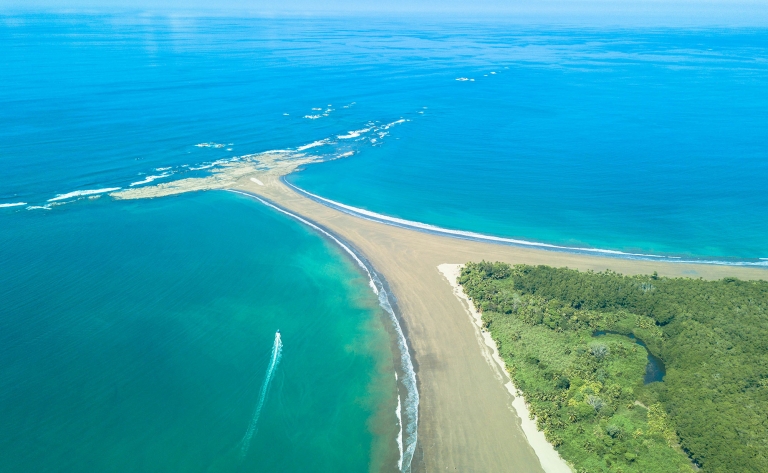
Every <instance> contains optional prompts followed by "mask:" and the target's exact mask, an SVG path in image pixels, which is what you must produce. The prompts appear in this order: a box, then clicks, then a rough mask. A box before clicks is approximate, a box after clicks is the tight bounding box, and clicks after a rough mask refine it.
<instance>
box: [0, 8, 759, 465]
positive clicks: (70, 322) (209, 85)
mask: <svg viewBox="0 0 768 473" xmlns="http://www.w3.org/2000/svg"><path fill="white" fill-rule="evenodd" d="M0 44H2V45H3V54H2V55H0V83H2V84H3V87H0V140H1V142H2V147H0V169H2V172H1V173H0V338H1V339H2V341H3V343H2V344H0V399H2V402H0V411H2V412H1V415H2V418H3V419H4V422H3V423H2V425H0V458H3V464H4V465H3V466H2V467H0V469H5V470H6V471H73V472H74V471H114V472H128V471H201V472H203V471H276V470H279V471H285V472H292V471H296V472H298V471H302V472H303V471H329V472H330V471H394V470H396V469H398V463H400V462H402V454H401V448H402V446H401V445H398V439H400V440H402V437H401V433H400V430H399V429H400V425H399V424H400V422H399V420H398V418H397V414H396V410H397V405H398V401H401V400H402V399H401V398H402V396H399V395H398V384H397V383H396V380H395V372H396V368H397V367H398V366H399V365H398V352H397V349H395V348H394V347H395V346H396V345H397V343H396V340H394V339H393V337H395V338H396V333H395V332H393V329H392V326H391V323H390V322H391V320H390V315H389V314H388V313H387V312H386V310H385V309H383V308H382V307H381V305H380V304H379V302H380V301H379V299H378V297H377V295H376V294H374V293H373V292H372V291H371V288H370V287H369V279H368V275H367V273H366V270H363V269H362V268H361V267H359V265H358V264H357V263H356V261H354V259H352V258H350V257H349V255H348V254H347V253H346V252H345V251H344V250H343V249H342V248H340V247H339V246H338V245H337V244H336V243H335V242H334V241H332V240H331V239H328V238H327V237H326V236H324V235H322V234H321V233H318V232H315V231H314V230H313V229H311V228H309V227H307V226H305V225H302V224H301V223H300V222H297V221H295V220H294V219H292V218H290V217H289V216H286V215H283V214H281V213H279V212H276V211H275V210H274V209H271V208H269V207H266V206H264V205H262V204H261V203H259V202H258V201H255V200H253V199H250V198H248V197H246V196H242V195H237V194H233V193H228V192H224V191H214V192H206V193H197V194H187V195H181V196H176V197H167V198H162V199H156V200H137V201H130V202H126V201H114V200H112V199H111V198H110V197H108V196H107V195H106V194H107V193H108V191H109V190H114V189H118V188H120V189H128V188H132V187H139V186H144V185H151V184H157V183H161V182H169V181H171V180H174V179H179V178H185V177H193V176H203V175H206V173H208V172H209V171H210V169H211V168H212V167H214V166H215V165H216V164H217V163H222V162H226V161H227V160H231V159H237V157H238V156H242V155H246V154H251V153H260V152H264V151H268V150H276V149H277V150H286V149H287V150H293V151H295V152H302V153H308V154H314V155H317V156H319V157H321V158H323V159H324V160H325V162H323V163H320V164H312V165H308V166H306V167H305V169H302V170H300V171H299V172H297V173H295V174H293V175H291V176H289V178H288V181H289V182H290V183H292V184H294V185H297V186H299V187H300V188H302V189H306V190H307V191H309V192H312V193H314V194H317V195H320V196H323V197H325V198H329V199H333V200H335V201H338V202H342V203H344V204H347V205H351V206H355V207H359V208H362V209H366V210H370V211H373V212H377V213H380V214H383V215H387V216H391V217H399V218H405V219H409V220H413V221H416V222H422V223H426V224H432V225H438V226H441V227H445V228H449V229H456V230H466V231H474V232H480V233H485V234H489V235H495V236H502V237H508V238H516V239H522V240H527V241H532V242H542V243H547V244H556V245H562V246H574V247H576V246H578V247H587V248H595V249H605V250H615V251H624V252H632V253H643V254H653V255H661V256H665V257H670V258H685V259H702V260H716V261H719V262H724V263H728V264H756V265H768V260H766V259H765V258H768V192H767V191H768V184H766V183H767V182H768V159H766V158H768V126H767V125H768V123H766V121H767V119H766V117H768V95H767V94H765V90H768V87H767V86H768V31H766V30H756V29H717V30H716V29H687V30H675V29H606V28H603V29H594V28H565V27H563V28H554V27H534V26H530V25H528V26H520V25H518V24H515V23H513V22H507V21H504V20H502V19H497V20H493V21H490V20H488V21H479V20H478V21H476V22H467V21H460V20H457V19H445V18H443V19H435V18H427V17H418V18H417V17H412V18H374V17H364V18H350V17H346V18H344V17H340V18H226V17H201V16H185V15H155V14H149V13H121V14H117V13H115V14H111V15H108V14H103V15H95V14H94V15H77V14H6V15H4V16H0ZM277 330H280V332H279V337H278V336H277V334H276V332H277ZM278 342H279V343H278ZM401 382H402V380H401ZM401 394H402V393H401ZM406 463H407V461H406ZM403 469H406V470H407V465H406V466H405V467H404V468H403Z"/></svg>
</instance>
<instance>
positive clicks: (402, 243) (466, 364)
mask: <svg viewBox="0 0 768 473" xmlns="http://www.w3.org/2000/svg"><path fill="white" fill-rule="evenodd" d="M254 156H258V159H255V160H246V161H241V162H238V163H234V162H230V163H227V164H226V165H222V167H221V168H220V169H218V170H216V171H215V173H214V175H213V176H211V177H208V178H189V179H183V180H180V181H173V182H169V183H165V184H159V185H156V186H146V187H142V188H138V189H131V190H129V191H118V192H114V193H111V194H110V195H111V196H112V197H114V198H117V199H134V198H155V197H162V196H167V195H173V194H179V193H184V192H193V191H200V190H213V189H220V190H229V191H233V192H238V193H245V194H247V195H248V196H249V197H256V198H258V199H260V200H261V201H262V203H264V204H266V205H271V206H273V207H274V208H275V209H276V210H278V211H281V212H285V213H288V214H289V215H291V216H292V217H293V218H296V219H299V220H300V221H303V222H304V223H305V224H307V225H309V226H311V227H314V228H315V229H316V230H318V231H319V232H320V233H324V234H325V236H326V237H327V238H330V239H332V240H335V243H337V244H339V245H341V247H342V248H343V249H345V250H346V251H347V252H348V253H349V254H350V256H351V257H352V258H353V259H354V260H356V261H357V263H358V264H359V265H360V266H361V267H363V269H364V270H365V271H367V272H368V273H369V277H371V274H377V275H379V274H380V275H381V280H380V281H379V282H380V283H381V282H382V281H386V283H387V287H386V293H388V294H391V295H392V296H393V297H392V299H389V298H386V299H387V300H391V301H392V302H393V304H392V305H395V301H396V307H397V308H399V314H398V315H397V316H396V317H395V319H396V320H399V323H400V324H401V325H402V327H401V328H402V331H401V332H402V334H403V344H404V345H405V344H407V347H408V350H407V351H408V353H409V354H410V356H411V358H412V365H413V366H414V372H415V384H416V386H417V388H418V413H417V416H418V418H417V419H416V420H417V421H418V428H417V430H416V432H415V433H414V437H413V438H418V443H417V444H416V448H415V451H414V456H413V457H412V458H413V462H412V464H411V467H412V469H411V471H413V472H417V473H418V472H432V471H446V470H447V471H478V472H485V471H525V472H546V473H555V472H556V473H560V472H566V471H570V470H569V469H567V470H564V469H563V468H568V467H567V465H565V462H563V461H562V459H560V457H559V455H558V454H557V452H556V451H555V450H554V448H553V447H552V446H551V445H550V444H549V443H547V442H546V440H545V439H544V438H543V434H541V433H538V432H537V430H536V429H535V423H533V422H532V421H531V420H530V419H528V415H527V407H526V406H525V402H524V400H523V397H522V396H515V393H516V390H515V389H514V387H512V388H510V386H505V385H506V384H507V383H508V380H505V373H504V369H503V368H501V366H499V364H498V362H497V361H494V360H493V359H492V357H491V352H490V351H488V350H485V351H484V350H483V349H482V348H483V347H484V346H485V348H493V347H492V346H489V345H488V342H487V341H485V340H483V338H482V337H481V336H480V335H481V334H482V332H478V330H477V328H476V323H474V324H473V325H474V326H475V327H474V328H472V329H470V328H469V327H468V326H467V317H468V306H467V305H465V303H464V302H463V301H462V300H461V298H460V297H457V296H458V295H457V294H456V292H455V290H454V288H452V287H451V285H450V284H446V277H445V276H444V275H443V274H442V273H441V272H440V271H439V270H437V271H436V269H438V267H439V266H440V265H443V264H445V263H446V262H459V263H465V262H468V261H480V260H487V261H502V262H506V263H510V264H518V263H525V264H531V265H539V264H545V265H549V266H554V267H564V266H565V267H569V268H574V269H579V270H582V271H583V270H594V271H603V270H606V269H610V270H612V271H615V272H619V273H623V274H627V275H632V274H651V273H653V272H654V271H656V272H657V273H658V274H659V275H662V276H670V277H681V276H684V277H701V278H704V279H720V278H723V277H729V276H732V277H738V278H741V279H767V277H768V271H766V267H765V265H761V264H758V265H733V264H713V262H710V264H706V262H705V261H695V262H689V261H681V260H679V259H671V258H658V257H654V256H653V255H645V257H644V256H643V255H636V256H632V255H628V254H611V252H610V251H607V252H606V251H603V250H597V251H592V252H591V253H590V252H587V251H570V250H568V249H567V248H554V247H553V248H549V247H547V246H546V245H545V246H544V247H542V246H540V245H538V244H535V245H528V244H519V242H518V241H505V240H509V239H500V238H498V237H490V236H487V235H481V234H468V235H467V234H465V233H467V232H460V231H452V230H449V229H442V228H440V227H434V226H430V225H427V224H419V223H418V222H409V221H404V220H401V219H395V218H393V217H387V216H383V215H379V214H375V213H373V212H368V211H364V210H363V209H356V208H354V207H350V206H345V205H344V204H340V203H335V202H333V201H328V199H324V198H321V197H319V196H314V197H315V198H313V196H312V195H311V194H308V193H306V192H305V191H302V190H301V189H298V188H296V187H295V186H292V185H290V184H289V183H287V182H285V179H284V176H285V175H287V174H290V173H291V172H294V171H295V170H296V169H297V167H298V166H299V165H301V164H308V163H309V162H313V161H314V158H310V157H298V158H299V159H296V158H297V157H293V158H289V157H288V156H282V155H280V156H277V155H275V154H274V153H265V154H260V155H254ZM257 165H258V166H259V167H257ZM342 242H343V243H342ZM523 243H525V242H523ZM352 248H354V251H352ZM362 261H365V262H366V264H367V265H368V266H367V267H366V264H363V263H362ZM373 268H375V270H373ZM371 279H373V278H371ZM449 282H450V281H449ZM381 287H385V286H384V284H382V286H381ZM372 288H373V289H374V290H376V289H377V285H376V283H375V282H372ZM381 292H383V291H381ZM381 292H380V293H381ZM380 302H381V298H380ZM382 307H384V304H382ZM384 308H385V310H386V307H384ZM469 314H471V312H469ZM470 320H471V319H470ZM405 334H407V340H406V339H405V338H406V337H405ZM395 338H397V337H395ZM478 343H480V345H479V346H480V347H481V349H480V350H478ZM491 345H492V341H491ZM401 353H402V351H401ZM400 374H401V373H397V376H398V383H400ZM398 386H400V384H398ZM398 392H399V393H400V390H399V389H398ZM401 397H402V396H398V400H400V401H402V399H401ZM401 407H407V406H405V405H404V404H403V405H402V406H401ZM399 410H400V411H403V410H404V409H401V408H399ZM403 466H406V465H405V464H403ZM403 471H406V470H405V469H403Z"/></svg>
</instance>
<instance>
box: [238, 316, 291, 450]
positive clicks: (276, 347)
mask: <svg viewBox="0 0 768 473" xmlns="http://www.w3.org/2000/svg"><path fill="white" fill-rule="evenodd" d="M282 354H283V342H282V340H281V339H280V331H279V330H278V331H277V333H275V343H274V344H273V345H272V358H271V359H270V361H269V366H268V367H267V374H266V376H265V377H264V384H262V385H261V394H260V395H259V403H258V404H257V405H256V410H255V411H254V412H253V417H252V418H251V423H250V424H249V425H248V430H247V431H246V432H245V436H243V440H241V441H240V456H241V457H242V458H244V457H245V455H246V454H247V453H248V448H250V446H251V438H253V434H254V433H256V423H257V422H258V421H259V416H260V415H261V408H262V407H264V401H265V400H266V399H267V392H269V385H270V384H271V383H272V377H273V376H274V374H275V371H276V370H277V365H278V364H279V363H280V357H281V356H282Z"/></svg>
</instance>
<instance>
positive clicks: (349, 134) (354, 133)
mask: <svg viewBox="0 0 768 473" xmlns="http://www.w3.org/2000/svg"><path fill="white" fill-rule="evenodd" d="M369 131H371V129H370V128H363V129H360V130H354V131H348V132H347V134H346V135H338V136H337V137H336V138H338V139H340V140H348V139H350V138H357V137H358V136H360V135H362V134H363V133H368V132H369Z"/></svg>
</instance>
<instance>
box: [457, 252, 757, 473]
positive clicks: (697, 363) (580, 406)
mask: <svg viewBox="0 0 768 473" xmlns="http://www.w3.org/2000/svg"><path fill="white" fill-rule="evenodd" d="M459 283H460V284H461V285H462V286H463V288H464V291H465V292H466V293H467V295H468V296H469V298H470V299H471V300H472V301H473V303H474V304H475V306H476V307H477V309H478V310H479V311H481V313H482V317H483V323H484V326H485V328H486V329H487V330H488V331H489V332H490V333H491V336H492V337H493V339H494V340H495V341H496V344H497V346H498V348H499V352H500V354H501V356H502V358H503V359H504V360H505V361H506V364H507V369H508V371H509V374H510V377H511V378H512V380H513V381H514V383H515V385H516V386H517V387H518V389H520V390H521V391H522V392H523V394H524V396H525V399H526V401H527V402H528V404H529V405H530V408H531V413H532V414H533V415H535V416H536V419H537V422H538V425H539V428H540V429H542V430H543V431H544V433H545V435H546V437H547V439H549V441H550V442H552V444H553V445H555V447H556V448H557V450H558V451H559V452H560V454H561V455H562V456H563V458H564V459H566V460H567V461H568V462H569V463H571V464H572V465H573V466H574V467H575V469H576V471H577V472H579V473H596V472H622V473H629V472H638V473H640V472H644V473H651V472H691V471H695V470H696V469H698V468H700V471H703V472H706V473H740V472H745V473H746V472H750V473H758V472H763V473H764V472H768V282H766V281H742V280H739V279H735V278H726V279H722V280H719V281H705V280H703V279H691V278H667V277H660V276H658V275H656V274H655V273H654V274H653V275H644V276H623V275H621V274H618V273H615V272H611V271H606V272H592V271H587V272H580V271H577V270H573V269H568V268H552V267H548V266H528V265H516V266H510V265H507V264H505V263H489V262H480V263H468V264H467V265H466V266H465V267H464V269H463V270H462V273H461V276H460V277H459ZM639 341H642V343H643V344H642V345H641V344H640V343H639ZM649 353H650V354H651V355H653V356H654V357H657V358H658V359H660V360H661V361H662V362H663V365H664V367H665V368H666V374H665V375H664V376H663V379H662V380H661V381H659V380H656V381H654V382H647V381H648V380H646V379H645V378H646V366H647V365H648V363H649V356H648V354H649ZM646 382H647V384H646Z"/></svg>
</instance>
